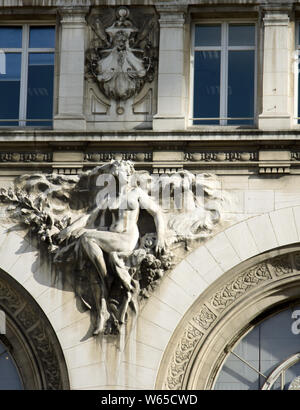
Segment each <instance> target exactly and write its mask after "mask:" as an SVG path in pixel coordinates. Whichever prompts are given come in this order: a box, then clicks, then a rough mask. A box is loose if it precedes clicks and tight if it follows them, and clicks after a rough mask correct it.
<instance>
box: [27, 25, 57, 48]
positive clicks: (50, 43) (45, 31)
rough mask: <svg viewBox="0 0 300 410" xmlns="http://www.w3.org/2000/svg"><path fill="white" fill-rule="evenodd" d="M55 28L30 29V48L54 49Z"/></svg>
mask: <svg viewBox="0 0 300 410" xmlns="http://www.w3.org/2000/svg"><path fill="white" fill-rule="evenodd" d="M54 47H55V27H40V26H38V27H30V34H29V48H54Z"/></svg>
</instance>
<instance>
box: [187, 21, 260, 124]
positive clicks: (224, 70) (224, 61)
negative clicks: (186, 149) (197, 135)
mask: <svg viewBox="0 0 300 410" xmlns="http://www.w3.org/2000/svg"><path fill="white" fill-rule="evenodd" d="M216 24H220V25H221V45H220V46H195V31H196V26H197V25H216ZM229 24H236V25H238V24H241V25H242V24H245V25H246V24H253V25H254V28H255V44H254V46H229V45H228V44H227V43H228V38H229V37H228V32H229V30H228V28H229ZM258 34H259V30H258V22H257V19H254V18H249V19H247V18H242V19H241V18H240V19H234V18H225V19H224V18H222V19H201V20H195V21H193V22H192V24H191V34H190V35H191V47H190V90H189V91H190V92H189V95H190V98H189V110H188V114H189V118H188V126H189V127H196V128H199V127H200V128H207V127H209V128H213V127H214V128H219V127H222V128H224V127H226V128H228V127H231V128H241V127H245V128H256V126H257V117H258V114H257V107H258V103H257V83H258V78H257V76H258V67H257V64H258V44H259V41H258ZM201 50H203V51H205V50H207V51H209V50H210V51H215V50H217V51H220V55H221V59H220V101H219V104H220V105H219V107H220V117H219V118H217V120H219V124H194V121H196V120H197V119H198V118H196V119H195V118H194V97H195V96H194V72H195V51H201ZM230 50H237V51H238V50H254V95H253V99H254V106H253V124H251V125H250V124H249V125H243V124H241V125H233V124H229V125H228V124H227V121H228V120H230V119H231V118H228V117H227V118H225V116H224V117H222V115H223V114H225V115H227V110H228V98H227V97H228V91H227V89H228V87H227V85H228V55H229V51H230ZM222 84H223V86H222ZM209 119H212V120H214V118H209ZM238 119H241V120H243V119H242V118H238ZM247 119H252V117H251V118H247ZM205 120H206V119H203V121H205Z"/></svg>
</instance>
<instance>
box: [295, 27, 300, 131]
mask: <svg viewBox="0 0 300 410" xmlns="http://www.w3.org/2000/svg"><path fill="white" fill-rule="evenodd" d="M296 38H297V44H296V46H297V53H298V59H297V61H296V64H297V68H296V73H297V76H296V78H295V80H296V82H297V86H296V89H297V91H298V94H297V96H298V101H297V105H296V107H298V108H297V122H298V124H300V23H298V25H297V35H296Z"/></svg>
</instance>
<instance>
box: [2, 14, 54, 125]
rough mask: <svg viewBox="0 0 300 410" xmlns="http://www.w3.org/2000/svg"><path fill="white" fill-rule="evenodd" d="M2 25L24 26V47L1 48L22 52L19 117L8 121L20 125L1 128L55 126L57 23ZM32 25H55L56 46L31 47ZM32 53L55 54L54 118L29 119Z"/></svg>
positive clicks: (4, 24)
mask: <svg viewBox="0 0 300 410" xmlns="http://www.w3.org/2000/svg"><path fill="white" fill-rule="evenodd" d="M0 27H21V28H22V47H21V48H2V49H1V50H2V51H3V52H4V54H6V53H20V54H21V74H20V97H19V118H18V119H17V118H16V119H7V122H18V125H0V129H3V128H10V129H11V128H17V129H20V128H26V129H30V128H45V129H51V128H53V117H54V101H55V100H54V96H55V72H56V44H57V25H56V23H55V22H54V21H44V22H43V23H37V22H31V21H29V22H28V21H27V22H24V21H20V22H16V21H14V22H5V23H3V22H0ZM30 27H54V29H55V33H54V36H55V45H54V48H30V47H29V35H30ZM30 53H45V54H46V53H49V54H50V53H53V56H54V65H53V66H54V74H53V95H52V101H53V109H52V118H49V119H27V118H26V117H27V92H28V67H29V54H30ZM5 121H6V120H5V119H0V122H5ZM35 121H36V122H43V121H44V122H50V121H51V122H52V125H45V126H43V125H37V126H35V125H29V126H28V125H26V123H27V122H35Z"/></svg>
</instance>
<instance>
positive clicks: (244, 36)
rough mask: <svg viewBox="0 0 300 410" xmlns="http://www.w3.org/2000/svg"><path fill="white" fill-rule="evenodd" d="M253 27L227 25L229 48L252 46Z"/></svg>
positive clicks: (253, 43)
mask: <svg viewBox="0 0 300 410" xmlns="http://www.w3.org/2000/svg"><path fill="white" fill-rule="evenodd" d="M254 45H255V26H254V25H253V24H251V25H235V24H230V25H229V46H254Z"/></svg>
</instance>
